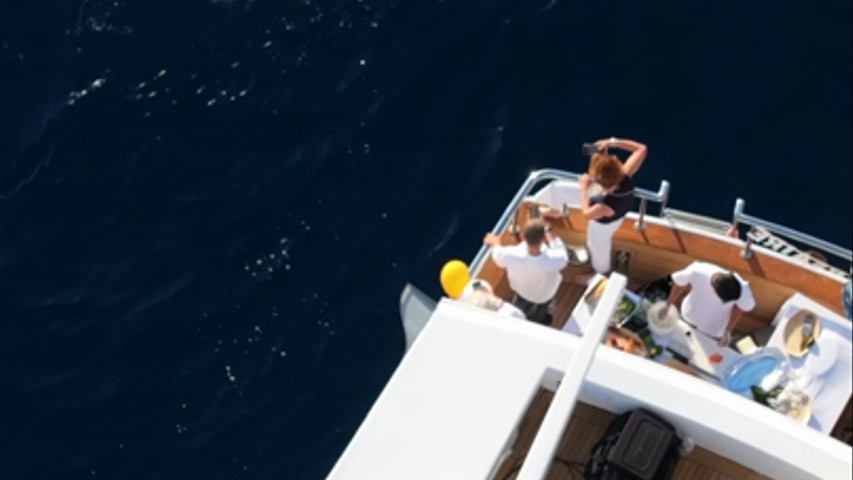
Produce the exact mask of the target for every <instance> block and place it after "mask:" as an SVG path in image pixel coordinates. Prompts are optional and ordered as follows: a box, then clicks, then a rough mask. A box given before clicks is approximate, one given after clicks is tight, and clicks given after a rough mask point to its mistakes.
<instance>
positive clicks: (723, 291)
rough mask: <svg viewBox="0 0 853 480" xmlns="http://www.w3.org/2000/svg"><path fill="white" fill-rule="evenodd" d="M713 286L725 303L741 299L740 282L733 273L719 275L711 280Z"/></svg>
mask: <svg viewBox="0 0 853 480" xmlns="http://www.w3.org/2000/svg"><path fill="white" fill-rule="evenodd" d="M711 286H712V287H714V291H715V292H717V296H718V297H720V300H722V301H723V302H725V303H727V302H732V301H735V300H737V299H739V298H740V291H741V287H740V281H738V279H737V277H735V276H734V274H732V273H718V274H716V275H714V276H713V277H712V278H711Z"/></svg>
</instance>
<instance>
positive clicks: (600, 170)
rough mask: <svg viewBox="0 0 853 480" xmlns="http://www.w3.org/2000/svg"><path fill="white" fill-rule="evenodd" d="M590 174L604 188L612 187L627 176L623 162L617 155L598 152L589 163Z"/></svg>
mask: <svg viewBox="0 0 853 480" xmlns="http://www.w3.org/2000/svg"><path fill="white" fill-rule="evenodd" d="M589 176H591V177H592V179H593V180H595V183H597V184H599V185H601V186H602V187H604V188H612V187H615V186H616V185H619V183H620V182H621V181H622V179H623V178H625V173H624V172H623V171H622V162H621V161H619V157H617V156H616V155H608V154H606V153H596V154H595V155H593V156H592V160H591V161H590V163H589Z"/></svg>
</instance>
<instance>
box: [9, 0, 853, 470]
mask: <svg viewBox="0 0 853 480" xmlns="http://www.w3.org/2000/svg"><path fill="white" fill-rule="evenodd" d="M851 109H853V101H851V3H850V2H844V1H833V2H826V1H820V2H806V3H804V2H782V3H779V2H767V1H759V2H708V1H701V2H670V3H668V4H663V3H660V2H652V3H649V2H628V1H603V2H569V1H565V0H533V1H524V2H522V1H504V0H466V1H450V0H445V1H434V0H431V1H426V0H424V1H416V2H391V1H380V0H328V1H318V0H302V1H292V0H287V1H284V0H279V1H274V0H188V1H183V2H167V1H162V0H151V1H145V2H143V1H136V2H130V1H126V0H110V1H105V0H75V1H55V0H54V1H32V2H29V1H18V2H14V1H12V0H0V113H2V116H0V387H2V400H0V477H2V478H4V479H77V478H110V479H112V478H132V479H149V478H164V479H189V478H199V479H201V478H204V479H208V478H252V479H266V478H270V479H273V478H274V479H320V478H323V477H324V476H325V475H326V474H327V473H328V471H329V470H330V468H331V467H332V465H333V463H334V461H335V460H336V458H337V457H338V455H340V453H341V452H342V450H343V448H344V447H345V445H346V444H347V442H348V441H349V439H350V437H351V436H352V434H353V433H354V431H355V429H356V428H357V426H358V425H359V423H360V421H361V420H362V418H363V417H364V415H365V414H366V412H367V410H368V408H369V407H370V405H371V404H372V402H373V400H374V399H375V398H376V396H377V395H378V393H379V392H380V390H381V388H382V387H383V385H384V383H385V381H386V380H387V379H388V377H389V376H390V374H391V373H392V371H393V369H394V367H395V365H396V364H397V362H398V360H399V359H400V357H401V355H402V354H403V334H402V329H401V326H400V324H399V318H398V310H397V309H398V307H397V301H398V295H399V293H400V290H401V289H402V287H403V285H404V284H405V283H406V282H407V281H411V282H413V283H414V284H416V285H418V286H420V287H421V288H423V289H424V290H425V291H427V292H428V293H430V294H432V295H436V296H437V295H438V294H439V292H440V289H439V285H438V281H437V275H438V271H439V269H440V267H441V265H442V264H443V263H444V262H445V261H446V260H448V259H450V258H455V257H459V258H462V259H466V260H467V259H471V258H472V257H473V256H474V254H475V253H476V250H477V248H478V246H479V243H480V241H481V238H482V235H483V233H484V232H485V231H486V230H487V229H489V228H490V227H491V226H492V225H493V223H494V222H495V220H496V219H497V217H498V216H499V214H500V213H501V211H502V210H503V209H504V206H505V205H506V203H507V202H508V200H509V199H510V197H511V196H512V194H513V193H514V191H515V189H516V188H517V187H518V186H519V185H520V183H521V182H522V180H523V179H524V178H525V176H526V175H527V173H528V172H529V171H530V170H532V169H534V168H537V167H545V166H554V167H561V168H565V169H569V170H574V171H580V170H582V169H583V168H584V159H583V157H581V155H580V144H581V143H582V142H584V141H590V140H594V139H597V138H601V137H609V136H611V135H618V136H625V137H630V138H637V139H640V140H642V141H645V142H647V143H648V144H649V145H650V152H651V153H650V156H649V159H648V163H647V165H646V166H645V167H644V169H643V170H642V171H641V173H640V175H639V178H638V181H639V183H640V184H641V185H642V186H645V187H647V188H651V189H656V188H657V186H658V184H659V182H660V180H662V179H668V180H669V181H670V182H671V183H672V184H673V189H672V201H671V205H672V206H673V207H675V208H680V209H684V210H691V211H696V212H698V213H703V214H708V215H713V216H717V217H721V218H728V217H729V215H730V213H731V209H732V207H733V204H734V200H735V198H736V197H738V196H743V197H744V198H746V199H747V211H748V212H750V213H753V214H755V215H758V216H762V217H766V218H769V219H772V220H776V221H779V222H781V223H784V224H787V225H789V226H792V227H796V228H799V229H802V230H804V231H806V232H809V233H812V234H815V235H818V236H821V237H824V238H826V239H828V240H831V241H834V242H837V243H839V244H842V245H845V246H847V247H849V246H850V245H851V243H853V242H851V238H853V235H851V227H850V218H851V193H850V191H851V190H850V187H851V179H852V178H853V173H851V158H853V152H851V136H850V131H851V123H853V122H851Z"/></svg>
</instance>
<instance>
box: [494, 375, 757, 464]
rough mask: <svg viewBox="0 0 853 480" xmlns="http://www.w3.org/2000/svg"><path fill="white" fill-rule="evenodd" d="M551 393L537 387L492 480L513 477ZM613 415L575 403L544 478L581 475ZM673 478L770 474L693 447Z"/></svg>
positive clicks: (536, 428)
mask: <svg viewBox="0 0 853 480" xmlns="http://www.w3.org/2000/svg"><path fill="white" fill-rule="evenodd" d="M553 397H554V394H553V393H552V392H550V391H548V390H540V392H539V393H538V394H537V396H536V398H535V399H534V401H533V403H532V405H531V406H530V409H529V411H528V413H527V415H526V416H525V418H524V419H523V420H522V423H521V425H520V426H519V431H518V437H517V439H516V441H515V443H514V444H513V447H512V453H511V454H510V455H509V456H508V457H507V458H506V459H505V460H504V462H503V464H502V465H501V466H500V467H499V468H498V471H497V473H496V475H495V476H494V479H495V480H513V479H515V478H516V476H517V475H518V470H519V468H520V467H521V465H522V464H523V462H524V456H525V455H526V453H527V451H528V450H529V449H530V444H531V443H532V442H533V438H534V437H535V436H536V431H537V430H538V429H539V425H540V424H541V423H542V419H543V418H544V417H545V412H546V411H547V410H548V405H550V403H551V399H552V398H553ZM613 418H614V415H613V414H612V413H610V412H607V411H605V410H601V409H598V408H595V407H592V406H590V405H587V404H584V403H578V404H577V406H576V407H575V410H574V414H573V415H572V419H571V421H570V422H569V426H568V427H567V428H566V431H565V433H564V435H563V439H562V441H561V442H560V446H559V447H558V449H557V454H556V456H555V457H554V460H553V461H552V462H551V468H550V469H549V471H548V475H547V476H546V477H545V478H546V479H547V480H575V479H582V478H583V474H582V472H583V466H584V464H585V463H586V461H587V460H588V459H589V456H590V452H591V450H592V447H593V445H595V443H596V442H597V441H598V439H599V438H600V437H601V435H602V434H603V433H604V430H605V429H606V428H607V426H608V425H609V424H610V421H611V420H613ZM672 478H673V480H765V479H768V478H769V477H765V476H763V475H759V474H758V473H756V472H754V471H752V470H749V469H748V468H746V467H743V466H741V465H739V464H737V463H734V462H732V461H730V460H726V459H725V458H723V457H720V456H718V455H715V454H713V453H711V452H709V451H708V450H705V449H703V448H700V447H696V448H695V449H694V450H693V451H692V452H691V453H690V454H689V455H687V456H686V457H682V458H681V460H680V461H679V463H678V466H677V467H676V470H675V474H674V475H673V477H672Z"/></svg>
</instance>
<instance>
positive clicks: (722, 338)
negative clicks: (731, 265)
mask: <svg viewBox="0 0 853 480" xmlns="http://www.w3.org/2000/svg"><path fill="white" fill-rule="evenodd" d="M672 282H673V287H672V292H670V294H669V300H668V301H667V304H668V305H678V304H679V301H680V300H681V299H682V298H683V299H684V302H683V303H681V315H682V317H684V320H685V321H686V322H687V323H689V324H691V325H692V326H694V327H696V328H697V329H699V331H701V332H703V333H705V334H706V335H708V336H709V337H712V338H714V339H716V340H717V342H718V344H719V345H720V346H724V345H728V343H729V341H730V340H731V333H732V330H733V329H734V327H735V325H736V324H737V322H738V320H740V317H741V316H742V315H743V313H744V312H748V311H750V310H752V309H753V308H755V298H753V296H752V290H751V289H750V288H749V283H747V282H746V281H745V280H744V279H742V278H741V277H740V276H739V275H737V274H734V273H731V272H728V271H726V270H724V269H722V268H720V267H718V266H716V265H713V264H710V263H705V262H693V263H692V264H690V265H689V266H688V267H687V268H685V269H684V270H681V271H680V272H675V273H673V274H672ZM685 295H686V297H685Z"/></svg>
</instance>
